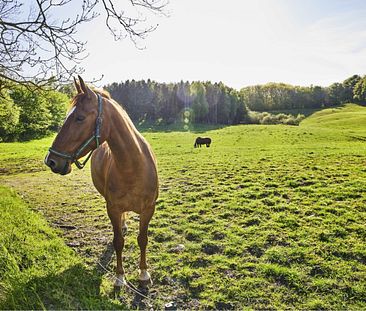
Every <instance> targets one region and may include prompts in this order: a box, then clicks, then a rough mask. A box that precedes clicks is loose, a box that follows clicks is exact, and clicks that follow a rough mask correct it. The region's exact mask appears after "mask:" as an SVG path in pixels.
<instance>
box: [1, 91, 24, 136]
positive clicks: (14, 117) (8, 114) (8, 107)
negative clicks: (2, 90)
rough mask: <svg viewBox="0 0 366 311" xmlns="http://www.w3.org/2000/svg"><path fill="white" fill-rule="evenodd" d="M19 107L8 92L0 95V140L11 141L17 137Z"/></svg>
mask: <svg viewBox="0 0 366 311" xmlns="http://www.w3.org/2000/svg"><path fill="white" fill-rule="evenodd" d="M19 114H20V108H19V107H17V106H16V105H15V104H14V102H13V100H12V99H11V98H10V96H9V94H8V93H6V94H2V96H0V142H1V141H12V140H15V139H16V138H17V126H18V123H19Z"/></svg>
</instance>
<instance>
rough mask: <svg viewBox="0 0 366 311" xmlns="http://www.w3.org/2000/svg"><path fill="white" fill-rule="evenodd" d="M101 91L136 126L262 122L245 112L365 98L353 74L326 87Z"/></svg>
mask: <svg viewBox="0 0 366 311" xmlns="http://www.w3.org/2000/svg"><path fill="white" fill-rule="evenodd" d="M105 88H106V89H107V90H108V91H109V92H110V94H111V96H112V97H113V98H114V99H115V100H116V101H117V102H119V103H120V104H121V105H123V107H124V108H125V109H126V110H127V112H128V113H129V115H130V116H131V118H132V119H133V120H134V121H135V122H137V123H139V124H141V123H142V122H154V123H156V122H157V123H159V124H171V123H175V122H181V121H183V120H184V119H185V118H187V116H189V118H190V120H189V121H190V122H193V123H208V124H239V123H261V122H260V121H261V118H260V116H261V115H262V116H268V114H259V113H257V114H253V113H250V111H258V112H264V111H266V112H274V111H276V112H279V111H284V110H286V111H287V113H291V110H301V109H317V108H324V107H331V106H337V105H339V104H342V103H345V102H359V103H363V102H365V100H366V78H365V77H364V78H361V77H360V76H358V75H354V76H352V77H350V78H348V79H346V80H345V81H343V82H342V83H333V84H332V85H330V86H329V87H321V86H309V87H303V86H293V85H289V84H284V83H268V84H264V85H254V86H248V87H244V88H242V89H241V90H240V91H237V90H235V89H232V88H230V87H228V86H225V85H224V84H223V83H221V82H220V83H211V82H200V81H196V82H183V81H181V82H179V83H169V84H166V83H158V82H154V81H151V80H147V81H144V80H141V81H135V80H131V81H125V82H121V83H112V84H110V85H107V86H106V87H105ZM253 116H254V117H253ZM258 116H259V118H258ZM282 117H283V116H282ZM283 119H286V118H283ZM267 120H272V121H273V120H275V121H274V123H276V119H275V118H271V119H268V118H267ZM292 120H294V119H292ZM298 120H300V119H298ZM277 121H278V120H277ZM279 123H283V122H279ZM285 123H286V122H285ZM294 123H296V122H288V124H294Z"/></svg>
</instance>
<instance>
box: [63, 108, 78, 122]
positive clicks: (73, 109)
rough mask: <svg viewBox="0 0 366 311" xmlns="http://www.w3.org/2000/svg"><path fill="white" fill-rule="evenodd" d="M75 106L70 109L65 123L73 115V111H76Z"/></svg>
mask: <svg viewBox="0 0 366 311" xmlns="http://www.w3.org/2000/svg"><path fill="white" fill-rule="evenodd" d="M75 108H76V107H75V106H74V107H72V108H71V109H70V111H69V112H68V113H67V115H66V118H65V121H64V124H65V123H66V121H67V119H68V118H69V117H70V116H71V115H72V113H73V112H74V111H75Z"/></svg>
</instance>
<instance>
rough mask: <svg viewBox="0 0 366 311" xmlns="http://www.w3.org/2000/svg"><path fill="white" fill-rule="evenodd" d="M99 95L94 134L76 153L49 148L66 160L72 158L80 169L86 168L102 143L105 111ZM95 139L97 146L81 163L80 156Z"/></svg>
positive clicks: (72, 161)
mask: <svg viewBox="0 0 366 311" xmlns="http://www.w3.org/2000/svg"><path fill="white" fill-rule="evenodd" d="M97 97H98V115H97V118H96V120H95V130H94V133H93V135H92V136H91V137H90V138H89V139H87V140H86V141H85V142H84V143H83V144H82V145H81V146H80V147H79V148H78V149H77V150H76V152H75V153H73V154H68V153H66V152H61V151H57V150H56V149H53V148H52V147H51V148H50V149H48V150H49V152H50V153H53V154H54V155H57V156H58V157H60V158H63V159H66V160H70V161H71V164H72V163H75V165H76V166H77V168H78V169H82V168H84V166H85V164H86V162H88V160H89V159H90V157H91V155H92V153H93V151H94V150H95V149H97V148H98V147H99V145H100V129H101V127H102V122H103V118H102V113H103V99H102V96H101V95H100V94H97ZM93 140H95V144H96V147H95V148H94V149H92V150H90V152H89V154H88V155H87V157H86V159H85V160H84V161H83V162H82V163H81V162H80V161H79V160H78V158H79V156H80V154H81V153H82V152H83V151H84V150H85V148H86V147H88V146H89V144H90V143H91V142H92V141H93Z"/></svg>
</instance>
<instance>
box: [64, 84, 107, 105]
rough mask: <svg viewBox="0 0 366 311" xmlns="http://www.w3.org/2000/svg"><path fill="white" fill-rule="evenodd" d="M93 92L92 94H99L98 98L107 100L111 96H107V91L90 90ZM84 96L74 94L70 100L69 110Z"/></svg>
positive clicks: (82, 94)
mask: <svg viewBox="0 0 366 311" xmlns="http://www.w3.org/2000/svg"><path fill="white" fill-rule="evenodd" d="M91 89H92V90H93V92H94V93H97V94H99V95H100V96H102V97H104V98H107V99H112V97H111V95H110V94H109V92H108V91H106V90H103V89H96V88H91ZM84 96H85V94H84V93H79V94H76V95H75V96H74V97H73V98H72V100H71V103H70V109H71V108H72V107H74V106H76V105H77V103H78V101H79V99H80V98H83V97H84Z"/></svg>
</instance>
